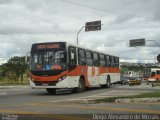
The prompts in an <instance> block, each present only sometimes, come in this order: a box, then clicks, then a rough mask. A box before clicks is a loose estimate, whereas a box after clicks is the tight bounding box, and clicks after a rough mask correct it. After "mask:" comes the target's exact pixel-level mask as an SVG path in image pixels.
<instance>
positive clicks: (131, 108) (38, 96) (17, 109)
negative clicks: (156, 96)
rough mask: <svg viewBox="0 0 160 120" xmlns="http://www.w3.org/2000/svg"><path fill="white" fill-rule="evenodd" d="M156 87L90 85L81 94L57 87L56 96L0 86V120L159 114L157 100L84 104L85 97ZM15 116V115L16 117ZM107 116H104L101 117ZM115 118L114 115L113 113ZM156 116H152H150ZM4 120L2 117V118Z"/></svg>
mask: <svg viewBox="0 0 160 120" xmlns="http://www.w3.org/2000/svg"><path fill="white" fill-rule="evenodd" d="M159 89H160V88H159V86H156V87H154V88H152V87H151V86H146V85H145V83H144V84H142V85H141V86H131V87H129V86H128V85H125V86H120V85H116V86H111V87H110V88H103V89H102V88H92V89H89V90H87V91H85V92H83V93H71V91H69V90H61V91H58V92H57V95H51V94H48V93H47V92H46V91H45V90H41V89H38V90H33V89H31V88H30V87H17V88H14V87H13V88H6V89H5V88H3V89H2V88H1V89H0V113H1V116H0V119H2V118H5V117H6V118H7V117H11V118H12V117H13V118H15V119H16V118H18V120H19V119H23V120H24V119H26V120H28V119H39V120H41V119H49V120H50V119H57V120H59V119H73V120H74V119H76V120H78V119H82V120H84V119H96V118H99V119H100V118H102V117H108V115H110V114H111V115H113V114H116V115H117V114H140V115H141V116H138V117H142V115H146V114H160V102H154V103H100V104H88V103H87V102H86V100H90V99H98V98H104V97H111V96H124V95H135V94H140V93H145V92H150V91H155V90H159ZM16 115H17V116H16ZM105 115H107V116H105ZM113 117H115V116H113ZM152 117H156V116H152ZM3 120H5V119H3Z"/></svg>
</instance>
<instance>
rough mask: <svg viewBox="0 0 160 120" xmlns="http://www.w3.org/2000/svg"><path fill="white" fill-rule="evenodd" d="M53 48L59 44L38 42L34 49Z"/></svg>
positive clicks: (58, 46)
mask: <svg viewBox="0 0 160 120" xmlns="http://www.w3.org/2000/svg"><path fill="white" fill-rule="evenodd" d="M55 48H60V45H59V44H57V43H56V44H55V43H52V44H39V45H37V47H36V49H55Z"/></svg>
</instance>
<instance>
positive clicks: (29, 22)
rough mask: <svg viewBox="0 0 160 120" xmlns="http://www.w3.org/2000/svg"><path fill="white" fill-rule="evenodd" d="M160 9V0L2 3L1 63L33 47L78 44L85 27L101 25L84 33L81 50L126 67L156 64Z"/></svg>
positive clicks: (13, 0)
mask: <svg viewBox="0 0 160 120" xmlns="http://www.w3.org/2000/svg"><path fill="white" fill-rule="evenodd" d="M159 5H160V0H0V64H3V63H5V62H7V60H8V59H10V58H11V57H13V56H25V55H26V53H27V52H29V51H30V50H31V45H32V44H33V43H41V42H56V41H66V42H69V43H72V44H76V39H77V38H76V37H77V32H78V31H79V30H80V28H81V27H83V26H84V25H85V23H86V22H90V21H96V20H101V23H102V24H103V25H102V28H101V30H100V31H90V32H85V31H84V29H82V31H81V32H80V33H79V37H78V39H79V45H80V46H84V47H86V48H89V49H94V50H98V51H101V52H104V53H107V54H113V55H116V56H119V57H120V59H121V61H122V62H124V61H125V62H127V61H129V62H145V63H149V62H155V61H156V57H157V55H158V54H159V51H160V46H159V45H160V12H159V11H160V7H159ZM139 38H145V40H146V45H145V46H143V47H129V40H131V39H139ZM149 40H151V41H149Z"/></svg>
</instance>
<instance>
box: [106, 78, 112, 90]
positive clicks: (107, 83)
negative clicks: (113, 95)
mask: <svg viewBox="0 0 160 120" xmlns="http://www.w3.org/2000/svg"><path fill="white" fill-rule="evenodd" d="M110 85H111V78H110V76H107V80H106V88H109V87H110Z"/></svg>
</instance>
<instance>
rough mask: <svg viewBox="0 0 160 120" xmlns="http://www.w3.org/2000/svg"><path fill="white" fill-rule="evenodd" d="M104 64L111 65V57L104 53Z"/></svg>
mask: <svg viewBox="0 0 160 120" xmlns="http://www.w3.org/2000/svg"><path fill="white" fill-rule="evenodd" d="M106 66H107V67H111V58H110V56H109V55H106Z"/></svg>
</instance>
